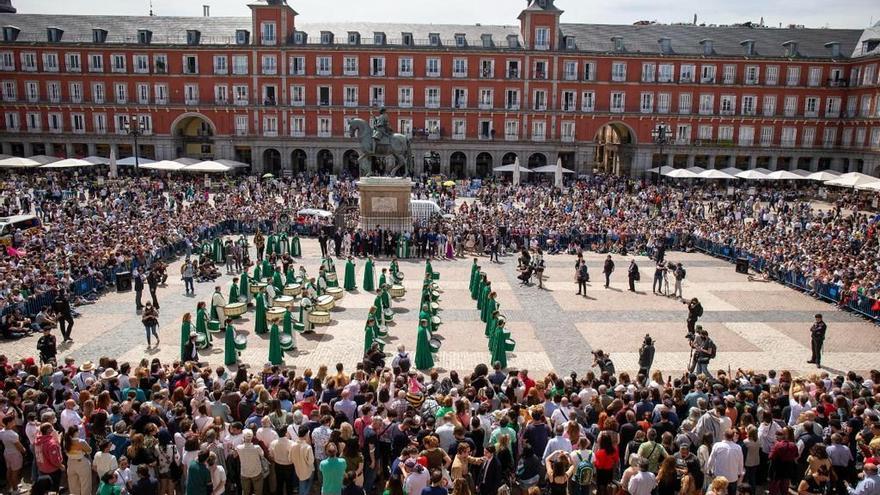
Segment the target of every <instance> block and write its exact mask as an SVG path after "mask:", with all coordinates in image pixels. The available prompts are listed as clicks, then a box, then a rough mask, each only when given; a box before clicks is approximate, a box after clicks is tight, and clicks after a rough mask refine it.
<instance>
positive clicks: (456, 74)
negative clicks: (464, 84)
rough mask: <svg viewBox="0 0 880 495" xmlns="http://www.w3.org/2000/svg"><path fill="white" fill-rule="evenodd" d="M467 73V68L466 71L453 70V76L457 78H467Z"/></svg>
mask: <svg viewBox="0 0 880 495" xmlns="http://www.w3.org/2000/svg"><path fill="white" fill-rule="evenodd" d="M467 75H468V74H467V71H466V70H465V71H460V70H456V71H452V77H455V78H457V79H462V78H465V77H467Z"/></svg>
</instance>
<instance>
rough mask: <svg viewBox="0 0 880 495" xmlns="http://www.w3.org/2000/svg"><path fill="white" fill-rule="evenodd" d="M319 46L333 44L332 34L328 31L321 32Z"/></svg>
mask: <svg viewBox="0 0 880 495" xmlns="http://www.w3.org/2000/svg"><path fill="white" fill-rule="evenodd" d="M321 44H322V45H332V44H333V33H331V32H330V31H321Z"/></svg>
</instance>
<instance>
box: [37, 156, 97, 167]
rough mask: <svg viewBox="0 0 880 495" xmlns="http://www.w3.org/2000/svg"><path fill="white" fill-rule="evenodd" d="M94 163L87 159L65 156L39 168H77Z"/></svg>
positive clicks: (91, 165)
mask: <svg viewBox="0 0 880 495" xmlns="http://www.w3.org/2000/svg"><path fill="white" fill-rule="evenodd" d="M94 165H95V164H94V163H92V162H90V161H88V160H82V159H79V158H65V159H64V160H58V161H57V162H52V163H47V164H46V165H43V166H42V167H40V168H78V167H93V166H94Z"/></svg>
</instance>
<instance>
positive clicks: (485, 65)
mask: <svg viewBox="0 0 880 495" xmlns="http://www.w3.org/2000/svg"><path fill="white" fill-rule="evenodd" d="M493 77H495V61H494V60H480V79H491V78H493Z"/></svg>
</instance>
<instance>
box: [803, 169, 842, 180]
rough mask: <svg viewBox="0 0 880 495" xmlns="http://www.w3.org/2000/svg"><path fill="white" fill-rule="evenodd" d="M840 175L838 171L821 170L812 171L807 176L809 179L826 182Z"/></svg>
mask: <svg viewBox="0 0 880 495" xmlns="http://www.w3.org/2000/svg"><path fill="white" fill-rule="evenodd" d="M838 177H840V172H835V171H833V170H823V171H821V172H814V173H812V174H810V175H808V176H807V178H808V179H810V180H818V181H822V182H826V181H829V180H834V179H837V178H838Z"/></svg>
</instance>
